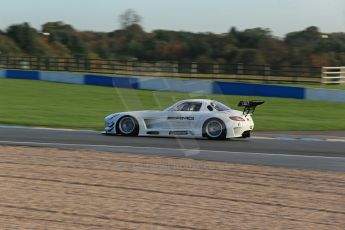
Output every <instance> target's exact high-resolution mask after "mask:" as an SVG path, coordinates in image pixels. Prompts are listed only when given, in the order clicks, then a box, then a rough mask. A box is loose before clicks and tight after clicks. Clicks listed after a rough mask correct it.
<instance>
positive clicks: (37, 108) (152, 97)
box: [0, 79, 345, 130]
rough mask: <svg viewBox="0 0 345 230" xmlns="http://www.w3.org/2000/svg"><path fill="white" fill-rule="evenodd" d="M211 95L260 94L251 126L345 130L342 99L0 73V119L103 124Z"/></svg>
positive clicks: (230, 101) (233, 100)
mask: <svg viewBox="0 0 345 230" xmlns="http://www.w3.org/2000/svg"><path fill="white" fill-rule="evenodd" d="M187 98H213V99H216V100H219V101H222V102H223V103H225V104H227V105H229V106H231V107H232V108H235V109H240V108H238V107H237V106H236V104H237V102H238V101H239V100H250V99H254V98H255V99H263V100H265V101H266V103H265V104H264V105H262V106H259V107H258V108H257V111H256V112H255V116H254V119H255V122H256V130H345V119H344V115H345V103H328V102H318V101H304V100H294V99H280V98H262V97H247V96H225V95H197V94H187V93H172V92H157V91H146V90H131V89H115V88H108V87H97V86H81V85H71V84H61V83H51V82H42V81H30V80H13V79H0V124H10V125H28V126H45V127H65V128H81V129H97V130H101V129H102V128H103V118H104V116H105V115H108V114H110V113H113V112H118V111H127V110H142V109H163V108H166V107H168V106H169V105H171V104H173V103H174V102H176V101H177V100H180V99H187Z"/></svg>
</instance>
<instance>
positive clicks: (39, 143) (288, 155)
mask: <svg viewBox="0 0 345 230" xmlns="http://www.w3.org/2000/svg"><path fill="white" fill-rule="evenodd" d="M0 144H3V145H6V144H8V145H27V146H48V147H83V148H87V147H91V148H92V147H93V148H96V147H101V148H102V147H103V148H111V149H124V148H126V149H129V150H130V149H132V150H139V149H145V150H152V149H155V150H160V151H182V152H190V151H193V152H195V154H198V153H197V152H199V153H203V152H204V153H205V152H208V153H227V154H247V155H258V156H265V157H268V156H270V157H272V156H279V157H295V158H316V159H339V160H345V157H327V156H308V155H294V154H276V153H256V152H232V151H218V150H200V149H174V148H158V147H146V146H112V145H91V144H69V143H52V142H25V141H0ZM193 155H194V154H193Z"/></svg>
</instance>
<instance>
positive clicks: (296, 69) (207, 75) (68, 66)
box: [0, 56, 321, 83]
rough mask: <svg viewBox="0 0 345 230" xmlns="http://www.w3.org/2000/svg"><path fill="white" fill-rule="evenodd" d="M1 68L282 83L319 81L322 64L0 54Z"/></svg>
mask: <svg viewBox="0 0 345 230" xmlns="http://www.w3.org/2000/svg"><path fill="white" fill-rule="evenodd" d="M0 68H3V69H25V70H42V71H64V72H87V73H100V74H121V75H135V76H155V77H175V78H176V77H178V78H200V79H213V80H237V81H261V82H283V83H320V82H321V77H320V73H321V67H307V66H269V65H245V64H242V63H238V64H210V63H195V62H193V63H182V62H169V61H134V60H128V61H124V60H101V59H87V58H78V59H77V58H60V57H15V56H0Z"/></svg>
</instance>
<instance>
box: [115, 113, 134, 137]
mask: <svg viewBox="0 0 345 230" xmlns="http://www.w3.org/2000/svg"><path fill="white" fill-rule="evenodd" d="M116 132H117V133H119V134H121V135H124V136H137V135H138V133H139V124H138V122H137V120H136V119H135V118H134V117H131V116H123V117H121V118H120V119H119V121H118V122H117V123H116Z"/></svg>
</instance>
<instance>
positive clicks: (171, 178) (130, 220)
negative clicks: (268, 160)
mask: <svg viewBox="0 0 345 230" xmlns="http://www.w3.org/2000/svg"><path fill="white" fill-rule="evenodd" d="M159 140H161V139H159ZM162 140H164V139H162ZM290 143H297V142H290ZM305 143H309V142H305ZM0 181H1V182H0V183H1V186H0V191H1V196H0V226H1V229H11V230H12V229H78V230H79V229H95V230H97V229H102V230H103V229H212V230H213V229H339V230H340V229H341V230H343V229H344V226H345V203H344V201H345V189H344V188H345V174H344V173H343V172H331V171H314V170H304V169H291V168H279V167H268V166H260V165H245V164H233V163H224V162H213V161H202V160H193V159H189V158H172V157H162V156H152V155H144V154H125V153H112V152H101V151H95V150H89V149H61V148H59V149H57V148H46V147H23V146H6V145H0Z"/></svg>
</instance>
